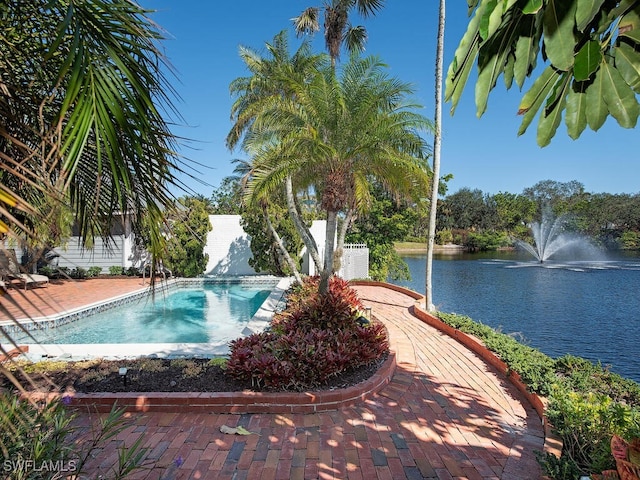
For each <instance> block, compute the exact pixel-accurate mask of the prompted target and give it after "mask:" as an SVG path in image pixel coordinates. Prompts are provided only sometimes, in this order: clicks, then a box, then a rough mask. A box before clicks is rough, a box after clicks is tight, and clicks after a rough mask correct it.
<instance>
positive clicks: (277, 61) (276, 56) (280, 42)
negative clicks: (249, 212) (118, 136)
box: [226, 30, 326, 278]
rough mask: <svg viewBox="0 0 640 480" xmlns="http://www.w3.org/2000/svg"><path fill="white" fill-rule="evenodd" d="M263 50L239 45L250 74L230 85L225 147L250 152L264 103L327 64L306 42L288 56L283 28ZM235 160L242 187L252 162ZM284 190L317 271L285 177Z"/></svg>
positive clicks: (250, 173) (285, 94)
mask: <svg viewBox="0 0 640 480" xmlns="http://www.w3.org/2000/svg"><path fill="white" fill-rule="evenodd" d="M266 49H267V52H268V54H269V55H268V56H266V57H263V56H262V55H261V54H260V53H259V52H257V51H255V50H253V49H251V48H248V47H241V48H240V57H241V58H242V60H243V61H244V63H245V65H246V66H247V68H248V69H249V72H251V75H250V76H247V77H240V78H237V79H235V80H234V81H233V82H231V85H230V87H229V89H230V91H231V94H232V95H234V96H236V100H235V101H234V103H233V105H232V107H231V118H232V120H233V121H234V124H233V127H232V128H231V131H230V132H229V134H228V135H227V139H226V143H227V147H228V148H229V149H230V150H233V149H234V148H236V147H237V146H238V145H240V146H241V148H242V149H244V150H245V151H246V152H247V153H249V155H252V151H251V148H252V147H251V143H250V142H249V141H248V140H249V139H250V136H251V134H250V132H251V129H252V126H253V125H254V123H255V122H256V120H257V119H258V117H259V112H260V111H261V109H262V108H264V105H268V104H269V103H270V102H271V101H273V99H274V98H275V99H282V98H293V97H294V96H295V91H293V90H291V88H290V87H291V85H295V84H299V83H305V82H306V81H307V80H308V79H309V78H311V76H312V75H314V74H315V72H316V71H317V69H318V68H319V67H320V66H321V65H323V64H326V60H325V57H324V56H323V55H312V54H311V47H310V45H309V43H308V42H306V41H305V42H303V43H302V44H301V45H300V47H299V48H298V50H296V52H295V53H294V54H293V55H291V54H290V53H289V43H288V39H287V33H286V31H284V30H283V31H281V32H280V33H278V34H277V35H276V36H275V37H274V38H273V41H272V42H271V43H267V44H266ZM236 163H239V165H238V167H237V168H236V173H239V174H241V175H242V185H243V187H245V186H246V185H247V183H248V181H249V179H251V178H252V176H253V173H254V165H253V163H251V162H243V161H241V160H236ZM284 189H285V195H286V199H287V209H288V211H289V214H290V216H291V218H292V220H293V222H294V224H295V226H296V230H297V231H298V232H299V233H300V235H301V238H302V241H303V243H304V244H305V246H306V247H307V249H308V251H309V252H310V254H311V257H312V260H313V261H314V263H315V265H316V268H317V269H318V270H319V269H320V268H321V264H322V262H321V259H320V257H319V255H318V254H317V251H318V247H317V245H316V243H315V240H314V239H313V236H312V235H311V234H310V232H309V229H308V228H306V226H305V225H304V221H303V220H302V215H301V213H300V208H299V207H298V204H297V202H296V196H295V195H294V192H293V181H292V179H291V178H287V179H286V180H285V182H284ZM267 200H268V199H266V198H263V199H261V200H260V201H258V202H257V205H258V206H259V207H260V208H261V209H263V211H265V209H266V208H267V203H265V202H267ZM265 214H266V213H265ZM270 223H271V222H267V227H268V228H269V231H270V232H271V234H272V236H273V238H274V239H275V241H276V243H277V244H278V248H279V249H280V252H281V254H282V255H283V257H284V258H285V259H287V263H289V264H290V267H293V268H292V270H293V272H294V275H296V278H297V268H295V264H294V262H293V261H292V260H291V259H290V258H287V257H288V252H287V249H286V247H285V246H284V244H283V242H282V239H280V238H279V236H278V235H277V232H275V229H274V228H273V225H270Z"/></svg>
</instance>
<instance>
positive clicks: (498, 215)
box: [206, 176, 640, 279]
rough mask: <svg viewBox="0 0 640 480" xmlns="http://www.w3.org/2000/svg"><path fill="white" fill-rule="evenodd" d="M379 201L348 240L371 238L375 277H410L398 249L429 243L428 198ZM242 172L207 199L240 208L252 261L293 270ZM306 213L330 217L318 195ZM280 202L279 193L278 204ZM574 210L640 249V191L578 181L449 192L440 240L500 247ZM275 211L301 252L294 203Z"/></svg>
mask: <svg viewBox="0 0 640 480" xmlns="http://www.w3.org/2000/svg"><path fill="white" fill-rule="evenodd" d="M370 194H371V198H372V201H371V206H370V208H369V210H368V211H367V212H366V213H363V214H360V215H358V216H357V218H355V219H354V220H353V222H352V225H351V228H350V229H349V232H348V233H347V235H346V240H345V241H346V242H348V243H366V244H367V246H368V247H369V251H370V259H369V264H370V275H371V277H372V278H377V279H386V278H389V277H392V278H407V276H408V274H409V272H408V269H407V267H406V264H404V262H403V261H402V259H401V258H400V257H399V255H398V254H397V252H396V251H395V248H394V246H395V243H396V242H419V243H424V242H426V237H427V234H428V227H429V225H428V222H429V216H428V205H427V203H428V201H427V200H426V199H425V200H422V201H421V202H417V203H416V202H411V201H407V200H397V199H395V198H394V197H393V196H391V195H389V194H388V193H387V192H385V190H384V189H383V188H381V187H380V186H379V185H377V184H375V182H374V183H373V184H372V186H371V188H370ZM242 197H243V191H242V185H241V181H240V177H234V176H231V177H226V178H225V179H223V181H222V182H221V184H220V186H219V187H218V188H216V189H214V191H213V193H212V196H211V198H210V199H207V200H206V201H207V203H208V205H209V211H210V212H211V213H213V214H237V215H241V216H242V223H243V226H244V228H245V230H246V231H247V233H249V235H250V236H251V239H252V240H251V243H252V245H251V249H252V253H253V259H252V266H253V267H254V268H256V269H259V270H260V269H263V270H266V271H270V272H272V273H277V274H287V273H290V272H288V270H287V267H286V264H285V263H284V262H283V261H282V259H281V258H280V254H279V251H278V249H277V248H276V246H275V243H274V240H273V239H272V238H270V234H269V231H268V229H267V228H266V224H265V222H264V218H263V215H262V213H261V212H260V210H259V209H257V208H256V207H245V206H243V202H242ZM300 203H301V204H303V205H304V206H305V219H306V221H308V222H311V221H312V220H314V219H323V218H324V217H323V213H322V210H321V209H319V208H316V203H315V198H314V196H312V195H309V196H307V197H301V198H300ZM277 204H278V201H277V199H275V198H274V201H273V202H272V207H271V208H275V206H276V205H277ZM545 209H549V210H550V211H551V212H552V213H553V215H554V216H561V215H563V216H567V222H565V228H567V229H568V230H570V231H572V232H575V233H579V234H582V235H586V236H589V237H590V238H591V239H592V240H593V241H594V242H595V243H597V244H598V245H599V246H601V247H603V248H606V249H610V250H640V194H639V193H636V194H627V193H624V194H611V193H591V192H587V191H585V188H584V185H583V184H582V183H580V182H578V181H570V182H558V181H553V180H544V181H540V182H538V183H536V184H534V185H533V186H531V187H528V188H525V189H524V190H523V191H522V192H521V193H509V192H500V193H497V194H488V193H483V192H482V191H481V190H479V189H471V188H462V189H460V190H458V191H457V192H455V193H452V194H449V195H443V196H441V199H440V200H439V202H438V216H437V224H436V242H437V243H438V244H440V245H443V244H447V243H454V244H458V245H463V246H464V247H465V248H466V249H467V250H469V251H486V250H495V249H498V248H502V247H510V246H513V244H514V242H515V240H516V239H519V240H525V241H531V232H530V228H529V226H530V224H531V223H532V222H536V221H540V220H541V218H542V214H543V211H544V210H545ZM276 210H277V208H276V209H275V210H273V213H274V214H273V215H272V221H273V225H274V227H275V229H276V230H277V231H278V232H280V233H281V235H282V236H283V237H284V238H286V242H285V243H286V244H287V245H289V246H290V247H291V250H290V253H291V255H292V257H295V256H296V254H297V252H299V250H300V248H301V247H302V241H301V240H300V239H299V237H298V236H297V233H296V229H295V228H294V226H293V225H292V223H291V220H290V219H289V217H288V215H287V214H286V209H285V208H284V207H281V209H280V210H279V214H278V212H277V211H276Z"/></svg>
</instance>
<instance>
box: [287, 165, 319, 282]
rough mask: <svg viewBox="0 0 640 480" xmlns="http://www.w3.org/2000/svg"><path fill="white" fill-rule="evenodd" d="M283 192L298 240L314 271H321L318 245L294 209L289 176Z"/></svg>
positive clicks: (294, 203) (291, 184)
mask: <svg viewBox="0 0 640 480" xmlns="http://www.w3.org/2000/svg"><path fill="white" fill-rule="evenodd" d="M285 191H286V197H287V208H288V210H289V215H291V218H292V220H293V224H294V225H295V227H296V230H297V231H298V233H299V234H300V238H302V242H303V243H304V245H305V247H307V251H308V252H309V256H310V257H311V259H312V260H313V263H314V265H315V266H316V271H318V272H319V271H322V260H321V259H320V253H319V252H318V245H317V244H316V241H315V240H314V239H313V236H312V235H311V232H310V231H309V229H308V228H307V226H306V225H305V224H304V222H303V221H302V219H301V218H300V215H299V214H298V209H297V208H296V202H295V198H294V192H293V180H292V179H291V176H288V177H287V179H286V181H285Z"/></svg>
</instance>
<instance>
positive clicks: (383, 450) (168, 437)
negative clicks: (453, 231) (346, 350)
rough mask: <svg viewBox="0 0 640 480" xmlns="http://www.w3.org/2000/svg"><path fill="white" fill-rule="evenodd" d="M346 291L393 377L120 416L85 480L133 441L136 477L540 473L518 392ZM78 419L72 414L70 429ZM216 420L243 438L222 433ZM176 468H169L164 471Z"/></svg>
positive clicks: (93, 289) (111, 289) (403, 306)
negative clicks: (376, 335)
mask: <svg viewBox="0 0 640 480" xmlns="http://www.w3.org/2000/svg"><path fill="white" fill-rule="evenodd" d="M94 282H95V283H94ZM141 286H142V285H140V279H124V280H116V279H101V280H88V281H86V282H75V283H74V282H61V283H59V284H54V283H52V284H51V285H50V286H48V287H45V288H37V289H33V290H29V291H27V292H24V291H19V290H17V289H10V290H9V294H8V296H3V297H0V302H1V308H0V317H5V315H12V316H14V317H15V316H16V315H18V314H20V316H23V314H25V315H34V314H35V315H36V316H41V315H42V313H43V312H48V311H49V309H52V310H55V309H56V308H62V307H63V306H64V308H66V309H69V308H70V307H69V306H71V305H81V304H83V303H92V302H94V301H97V300H99V299H100V298H107V297H110V296H114V295H118V294H121V293H123V292H124V291H127V289H129V291H130V290H133V289H138V288H141ZM356 288H357V291H358V293H359V295H360V297H361V298H362V299H363V301H364V303H365V304H366V305H368V306H371V307H372V309H373V314H374V316H375V317H376V318H378V319H380V320H381V321H383V322H384V323H385V325H386V326H387V328H388V330H389V334H390V340H391V348H392V349H393V350H394V351H395V352H396V361H397V369H396V373H395V375H394V376H393V378H392V380H391V382H390V383H389V384H388V385H387V386H386V387H384V388H383V389H382V390H381V391H380V392H379V393H378V394H376V395H374V396H373V397H371V398H370V399H369V400H367V401H364V402H361V403H359V404H356V405H354V406H352V407H347V408H343V409H341V410H337V411H329V412H324V413H314V414H269V413H260V414H240V415H233V414H211V413H209V414H207V413H184V412H175V413H131V414H127V421H128V422H129V426H128V427H127V428H126V429H125V430H124V431H123V432H122V433H121V434H120V435H119V436H118V437H117V438H114V439H112V440H111V441H110V442H109V444H108V445H107V446H106V448H105V449H104V450H102V451H99V452H97V454H96V456H95V459H94V461H93V462H92V464H91V474H92V476H91V478H94V476H95V478H97V475H98V474H100V473H106V472H107V470H108V469H109V468H111V467H112V466H113V465H114V464H115V462H116V459H117V457H116V451H117V448H118V447H119V446H121V445H123V444H124V445H130V444H132V443H133V442H134V441H135V439H136V438H138V436H140V435H141V434H143V435H144V442H145V445H146V446H147V447H148V448H149V453H148V455H147V463H148V467H149V468H148V469H146V470H143V471H140V472H138V473H136V474H135V475H134V476H132V477H131V478H135V479H159V478H176V479H221V480H222V479H235V480H242V479H248V480H254V479H334V478H335V479H366V480H373V479H380V480H382V479H391V480H395V479H421V478H433V479H436V478H437V479H505V480H526V479H538V478H540V477H541V473H540V468H539V466H538V464H537V461H536V457H535V454H534V452H535V451H541V450H542V448H543V443H544V433H543V428H542V425H541V421H540V418H539V417H538V415H537V414H536V412H535V411H534V410H533V408H532V407H531V406H530V405H529V404H528V402H527V401H526V400H525V399H524V398H523V397H522V396H521V395H520V393H519V392H518V391H517V389H516V388H515V387H514V386H513V385H512V384H511V383H510V382H509V381H508V380H506V379H505V378H504V376H503V375H501V374H499V373H498V372H497V371H495V370H494V369H493V367H490V366H489V365H488V364H487V363H485V362H484V361H483V360H482V359H481V358H480V357H478V356H477V355H476V354H474V353H473V352H471V351H469V350H468V349H466V348H465V347H464V346H462V345H461V344H460V343H458V342H457V341H456V340H454V339H452V338H450V337H449V336H447V335H445V334H443V333H441V332H439V331H438V330H436V329H434V328H432V327H430V326H428V325H426V324H425V323H423V322H421V321H420V320H418V319H416V318H415V317H414V316H413V315H412V314H411V310H410V307H411V306H412V305H413V304H414V299H413V298H410V297H408V296H406V295H405V294H402V293H399V292H396V291H393V290H390V289H387V288H384V287H380V286H357V287H356ZM32 305H35V307H32ZM32 309H35V310H32ZM89 421H90V418H89V416H88V415H87V414H84V413H82V414H80V417H79V422H80V424H85V425H86V424H88V422H89ZM222 425H227V426H229V427H236V426H243V427H245V428H246V429H247V430H249V431H251V432H254V433H253V434H252V435H248V436H241V435H229V434H224V433H221V432H220V427H221V426H222ZM176 461H178V462H177V463H180V467H179V468H177V469H172V466H173V465H175V463H176ZM170 470H173V471H172V472H170ZM168 472H169V473H170V475H167V473H168Z"/></svg>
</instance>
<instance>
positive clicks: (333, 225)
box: [318, 211, 338, 295]
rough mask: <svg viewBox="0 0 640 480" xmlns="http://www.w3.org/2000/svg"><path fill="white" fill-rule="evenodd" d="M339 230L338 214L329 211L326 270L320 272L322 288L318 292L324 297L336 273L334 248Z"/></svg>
mask: <svg viewBox="0 0 640 480" xmlns="http://www.w3.org/2000/svg"><path fill="white" fill-rule="evenodd" d="M337 229H338V212H334V211H327V229H326V235H325V244H324V268H323V269H322V271H321V272H320V286H319V289H318V291H319V292H320V294H321V295H324V294H325V293H327V292H328V291H329V278H331V275H333V273H334V258H333V256H334V255H333V254H334V251H335V250H334V248H335V241H336V231H337Z"/></svg>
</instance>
